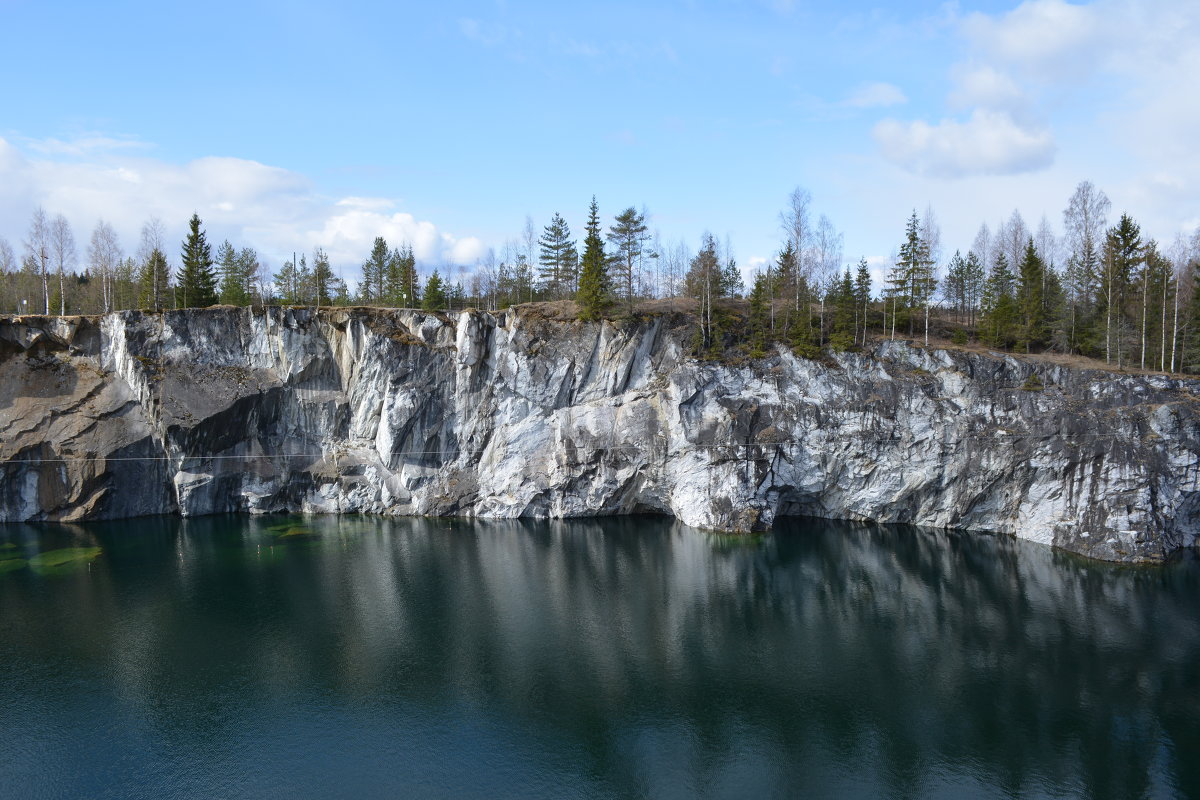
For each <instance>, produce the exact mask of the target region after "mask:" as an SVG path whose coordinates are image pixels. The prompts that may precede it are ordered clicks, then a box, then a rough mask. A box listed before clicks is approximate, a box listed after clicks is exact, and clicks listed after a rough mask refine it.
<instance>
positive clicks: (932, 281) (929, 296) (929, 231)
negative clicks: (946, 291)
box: [921, 205, 942, 347]
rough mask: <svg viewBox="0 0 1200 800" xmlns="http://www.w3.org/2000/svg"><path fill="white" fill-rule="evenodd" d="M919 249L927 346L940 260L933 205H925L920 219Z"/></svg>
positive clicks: (937, 225) (940, 245)
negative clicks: (922, 258)
mask: <svg viewBox="0 0 1200 800" xmlns="http://www.w3.org/2000/svg"><path fill="white" fill-rule="evenodd" d="M921 245H922V247H921V250H922V253H923V255H924V258H925V268H924V269H923V270H922V273H921V274H922V279H923V280H924V281H925V284H926V285H925V286H924V287H922V290H921V295H922V297H924V299H925V346H926V347H928V346H929V309H930V307H931V306H932V305H933V297H934V294H935V293H936V291H937V286H938V279H937V269H938V264H939V263H940V262H941V260H942V227H941V226H940V225H939V224H938V221H937V216H936V215H935V214H934V213H933V206H932V205H927V206H925V217H924V218H923V219H922V220H921Z"/></svg>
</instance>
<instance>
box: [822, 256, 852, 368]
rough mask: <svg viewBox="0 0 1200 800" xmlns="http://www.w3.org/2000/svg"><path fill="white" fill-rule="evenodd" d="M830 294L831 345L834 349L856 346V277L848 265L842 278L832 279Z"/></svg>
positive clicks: (847, 348)
mask: <svg viewBox="0 0 1200 800" xmlns="http://www.w3.org/2000/svg"><path fill="white" fill-rule="evenodd" d="M829 294H830V298H829V300H830V302H831V303H832V305H833V332H832V333H831V334H830V335H829V345H830V346H831V347H832V348H833V349H834V350H849V349H850V348H851V347H853V346H854V334H855V330H854V324H855V320H854V311H855V307H856V305H857V303H856V302H855V297H854V278H852V277H851V275H850V268H849V267H846V271H845V273H843V275H842V277H841V280H834V281H832V283H831V286H830V292H829Z"/></svg>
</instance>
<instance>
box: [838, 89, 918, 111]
mask: <svg viewBox="0 0 1200 800" xmlns="http://www.w3.org/2000/svg"><path fill="white" fill-rule="evenodd" d="M907 102H908V97H906V96H905V94H904V92H902V91H900V88H899V87H897V86H893V85H892V84H890V83H868V84H866V85H864V86H860V87H859V88H858V89H856V90H855V91H854V92H853V93H852V94H851V95H850V96H849V97H847V98H846V99H845V100H843V101H842V105H844V106H849V107H850V108H886V107H887V106H897V105H902V104H904V103H907Z"/></svg>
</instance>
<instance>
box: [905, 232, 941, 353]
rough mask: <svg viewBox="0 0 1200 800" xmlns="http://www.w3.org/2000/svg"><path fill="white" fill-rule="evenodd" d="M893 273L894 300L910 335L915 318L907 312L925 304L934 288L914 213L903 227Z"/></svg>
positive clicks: (931, 272) (927, 250) (927, 244)
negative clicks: (898, 303) (896, 301)
mask: <svg viewBox="0 0 1200 800" xmlns="http://www.w3.org/2000/svg"><path fill="white" fill-rule="evenodd" d="M896 270H897V271H896V274H895V276H894V279H895V286H896V293H897V294H896V299H897V300H900V301H901V302H902V307H903V309H904V310H905V311H908V312H909V313H908V335H909V336H912V335H913V333H914V327H915V323H916V319H915V315H913V314H912V313H911V311H912V310H913V309H916V308H920V307H921V306H924V305H926V304H927V303H928V302H929V301H930V299H931V298H932V297H933V293H934V290H935V289H936V288H937V287H936V281H935V280H934V275H933V259H932V258H931V257H930V251H929V243H928V242H926V241H925V240H924V239H923V238H922V236H921V221H920V219H919V218H918V217H917V212H916V210H914V211H913V213H912V216H911V217H910V218H909V220H908V224H907V225H906V226H905V229H904V243H903V244H901V245H900V255H899V258H898V259H897V261H896Z"/></svg>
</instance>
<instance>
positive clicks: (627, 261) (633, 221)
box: [608, 206, 646, 315]
mask: <svg viewBox="0 0 1200 800" xmlns="http://www.w3.org/2000/svg"><path fill="white" fill-rule="evenodd" d="M615 222H616V224H615V225H613V226H612V227H610V228H609V229H608V241H609V242H610V243H611V244H612V245H613V254H612V261H611V268H612V272H613V276H614V278H615V280H614V281H613V282H612V283H613V285H616V286H619V287H620V292H621V295H622V296H623V299H624V300H625V309H626V311H627V313H629V314H630V315H632V314H633V294H634V292H633V284H634V277H635V275H636V274H637V268H638V265H639V264H640V263H641V257H642V252H643V251H644V250H645V245H646V218H645V217H643V216H642V215H641V214H639V213H638V211H637V209H636V208H634V207H633V206H630V207H629V208H627V209H625V210H624V211H622V212H621V213H620V214H618V215H617V217H616V220H615Z"/></svg>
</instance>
